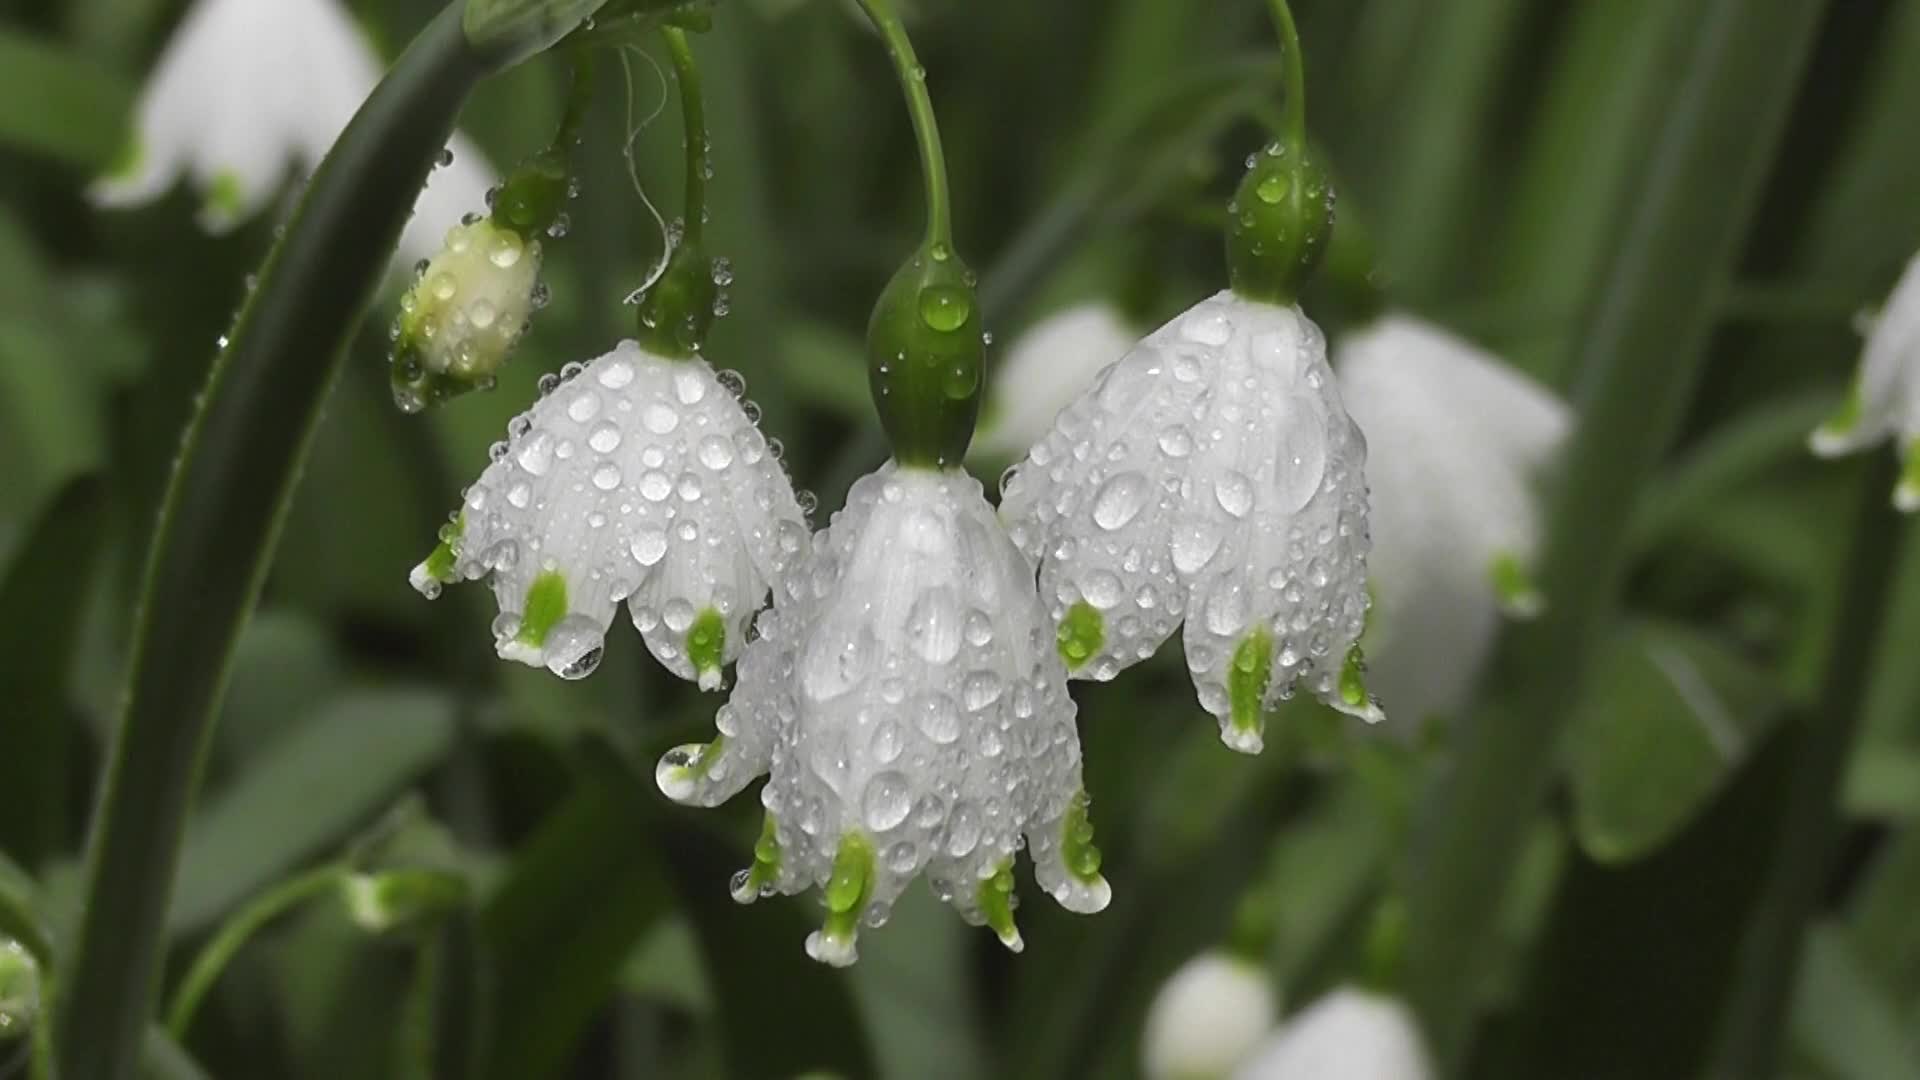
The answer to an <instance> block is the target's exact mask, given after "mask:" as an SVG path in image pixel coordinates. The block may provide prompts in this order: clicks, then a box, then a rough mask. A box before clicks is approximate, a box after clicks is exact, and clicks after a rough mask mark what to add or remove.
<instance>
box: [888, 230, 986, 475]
mask: <svg viewBox="0 0 1920 1080" xmlns="http://www.w3.org/2000/svg"><path fill="white" fill-rule="evenodd" d="M986 354H987V349H986V344H985V342H984V340H983V337H982V332H981V325H980V300H979V296H978V295H977V294H976V293H975V291H974V275H973V271H971V270H969V269H967V265H966V263H964V262H962V261H961V260H960V257H959V256H958V255H956V254H954V253H953V252H952V251H950V250H948V249H947V247H946V246H945V245H944V244H939V243H935V244H932V245H930V246H923V247H922V248H921V249H920V250H919V251H916V252H915V253H914V254H913V256H912V257H911V258H909V259H908V260H907V262H906V264H905V265H904V266H902V267H901V268H900V270H899V272H897V273H895V274H894V275H893V280H892V281H889V282H888V283H887V287H886V289H885V290H884V291H882V292H881V294H880V300H879V302H878V303H876V304H875V305H874V308H873V318H872V320H871V321H870V322H869V323H868V325H867V385H868V388H869V389H870V390H871V391H872V393H873V404H874V407H875V409H877V410H878V411H879V413H880V423H881V426H882V427H884V428H885V429H886V432H887V438H888V439H889V440H891V441H892V443H893V456H894V458H895V459H896V460H897V461H899V462H900V464H902V465H912V466H920V467H923V468H945V467H947V466H953V465H958V464H960V462H961V460H962V459H964V458H965V457H966V455H967V445H968V444H969V443H970V442H972V441H973V428H974V423H975V421H976V420H978V419H979V415H980V385H981V370H982V368H983V367H984V366H985V364H986Z"/></svg>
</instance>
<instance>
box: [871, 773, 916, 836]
mask: <svg viewBox="0 0 1920 1080" xmlns="http://www.w3.org/2000/svg"><path fill="white" fill-rule="evenodd" d="M860 809H861V813H862V815H863V816H864V817H865V818H866V822H867V828H869V829H872V830H873V831H874V832H886V831H887V830H888V829H891V828H893V827H894V826H896V825H898V824H900V823H901V822H903V821H905V820H907V813H908V812H909V811H911V810H912V809H913V799H912V792H911V789H910V788H909V786H908V784H907V778H906V777H904V776H902V775H900V774H899V773H897V772H883V773H881V774H879V775H878V776H875V777H874V778H873V779H872V780H869V781H867V790H866V794H865V795H863V796H862V797H861V800H860Z"/></svg>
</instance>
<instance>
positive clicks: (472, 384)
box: [387, 335, 495, 413]
mask: <svg viewBox="0 0 1920 1080" xmlns="http://www.w3.org/2000/svg"><path fill="white" fill-rule="evenodd" d="M387 381H388V382H389V383H390V384H391V386H392V389H393V401H394V404H395V405H397V406H398V407H399V408H400V411H402V412H407V413H417V412H419V411H421V410H422V409H428V408H432V407H434V406H438V405H444V404H446V403H447V402H449V401H452V400H453V399H454V398H457V397H459V396H460V395H462V394H465V393H467V392H469V391H473V390H491V389H493V387H494V382H495V376H494V375H493V374H492V373H491V372H489V373H488V374H486V375H480V376H477V377H474V378H464V377H462V376H460V375H456V374H454V373H453V372H451V371H432V370H429V369H428V368H427V363H426V359H425V353H424V351H423V350H422V349H421V348H420V346H419V344H418V339H416V338H411V337H406V336H404V335H403V337H402V338H401V339H400V341H399V344H398V346H397V347H396V348H395V349H394V352H393V362H392V363H391V364H390V365H388V367H387Z"/></svg>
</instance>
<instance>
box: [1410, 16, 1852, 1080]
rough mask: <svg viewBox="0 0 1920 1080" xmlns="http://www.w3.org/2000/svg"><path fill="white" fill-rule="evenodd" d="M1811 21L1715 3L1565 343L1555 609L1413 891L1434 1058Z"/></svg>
mask: <svg viewBox="0 0 1920 1080" xmlns="http://www.w3.org/2000/svg"><path fill="white" fill-rule="evenodd" d="M1824 9H1825V3H1824V0H1790V2H1789V0H1783V2H1781V3H1778V4H1769V5H1765V6H1764V8H1762V9H1754V8H1752V6H1751V5H1748V4H1745V3H1743V2H1742V0H1712V4H1711V6H1710V8H1709V10H1708V12H1707V14H1706V16H1705V18H1704V20H1703V22H1702V25H1701V34H1700V35H1699V36H1698V38H1697V39H1696V40H1695V42H1694V45H1693V48H1692V50H1691V55H1690V56H1688V57H1687V58H1686V69H1687V71H1688V72H1689V75H1688V77H1687V80H1686V81H1685V83H1683V84H1682V86H1681V87H1680V91H1679V93H1678V94H1677V95H1676V96H1675V99H1674V101H1673V103H1672V107H1671V108H1670V110H1669V111H1668V112H1667V113H1666V115H1665V118H1664V120H1663V122H1662V123H1661V125H1660V126H1659V128H1658V129H1657V131H1656V138H1655V140H1654V147H1653V155H1652V158H1651V165H1650V169H1649V172H1648V175H1647V177H1646V180H1645V182H1644V183H1643V184H1642V186H1641V189H1640V191H1639V193H1638V196H1637V198H1636V199H1635V200H1634V202H1633V203H1632V205H1631V206H1630V208H1629V210H1628V213H1627V216H1626V221H1625V222H1624V226H1625V228H1624V229H1623V234H1624V239H1623V242H1622V243H1621V246H1620V249H1619V251H1618V252H1617V254H1616V255H1615V258H1614V260H1613V262H1612V264H1611V266H1610V268H1609V270H1608V272H1607V274H1606V275H1605V277H1604V279H1603V282H1602V287H1601V290H1600V292H1599V295H1598V300H1597V303H1596V304H1595V306H1594V308H1593V310H1592V313H1591V315H1590V316H1589V317H1588V319H1587V321H1586V326H1585V328H1584V331H1583V332H1582V333H1581V334H1580V335H1579V340H1581V341H1582V342H1583V343H1584V344H1583V347H1582V355H1581V357H1580V370H1582V371H1583V372H1584V373H1586V375H1587V376H1588V378H1589V379H1590V383H1589V386H1588V393H1587V394H1586V395H1585V397H1584V400H1583V402H1582V408H1581V416H1580V424H1579V427H1578V429H1577V431H1576V433H1575V435H1574V437H1573V441H1572V443H1571V445H1570V446H1569V447H1568V450H1567V455H1566V462H1565V471H1564V474H1563V475H1562V477H1561V483H1560V489H1559V495H1558V497H1557V498H1556V500H1555V504H1554V506H1553V515H1552V518H1551V521H1552V528H1551V530H1550V535H1549V538H1548V542H1547V545H1546V551H1545V553H1544V559H1543V563H1542V575H1541V577H1542V581H1543V583H1544V585H1545V586H1546V590H1547V594H1548V595H1549V596H1551V597H1552V598H1553V603H1552V605H1551V607H1549V609H1548V611H1547V613H1546V615H1545V616H1544V617H1543V618H1541V619H1540V620H1538V621H1537V622H1535V623H1532V624H1529V625H1528V626H1526V627H1524V628H1521V629H1518V630H1512V631H1510V632H1509V633H1508V634H1507V635H1506V636H1505V637H1504V638H1503V639H1502V641H1501V643H1500V649H1499V651H1498V653H1497V656H1496V663H1495V665H1494V668H1493V676H1492V682H1491V683H1490V684H1489V685H1490V686H1491V687H1492V688H1494V691H1495V695H1496V696H1495V699H1494V704H1493V706H1492V707H1491V708H1489V709H1488V710H1487V711H1485V712H1483V713H1481V714H1480V715H1478V716H1476V717H1474V718H1473V722H1471V723H1468V724H1466V725H1464V726H1463V729H1462V731H1461V733H1460V743H1459V746H1458V750H1457V755H1458V756H1457V759H1456V761H1457V764H1456V767H1455V769H1454V772H1453V775H1452V776H1450V777H1449V778H1448V782H1447V783H1446V784H1444V785H1443V786H1442V788H1441V790H1440V791H1439V792H1438V793H1437V797H1436V801H1435V804H1434V805H1433V806H1432V807H1430V808H1429V811H1428V813H1427V814H1426V820H1428V821H1431V822H1432V823H1433V824H1432V829H1431V833H1430V835H1428V836H1427V837H1425V839H1424V843H1423V845H1422V848H1421V850H1420V852H1419V853H1418V858H1419V862H1420V865H1419V867H1418V868H1417V871H1416V873H1415V874H1414V876H1413V881H1414V887H1413V890H1412V892H1411V894H1410V902H1411V903H1410V912H1409V914H1410V922H1409V927H1408V929H1409V937H1408V953H1407V960H1408V990H1409V993H1410V994H1411V996H1412V997H1413V1000H1414V1003H1415V1005H1416V1006H1417V1007H1418V1008H1419V1009H1420V1011H1421V1013H1422V1015H1423V1017H1424V1019H1425V1020H1426V1022H1427V1024H1428V1026H1429V1029H1430V1031H1431V1034H1432V1035H1433V1036H1434V1038H1435V1040H1436V1042H1437V1045H1438V1046H1439V1048H1440V1050H1441V1053H1442V1055H1443V1057H1449V1058H1451V1057H1456V1056H1457V1055H1458V1053H1459V1051H1460V1050H1461V1049H1462V1048H1463V1046H1464V1044H1465V1042H1466V1036H1467V1035H1468V1027H1469V1024H1470V1022H1471V1020H1472V1017H1473V1014H1474V1009H1475V1006H1476V1004H1477V1002H1478V995H1479V993H1480V991H1481V990H1482V988H1483V986H1484V978H1483V975H1484V973H1485V971H1486V960H1487V958H1488V957H1489V955H1490V954H1491V953H1492V951H1493V950H1492V948H1491V947H1490V939H1491V936H1492V930H1493V924H1494V920H1495V918H1496V916H1497V912H1498V910H1499V907H1500V905H1499V904H1498V903H1497V902H1496V901H1497V898H1498V897H1500V896H1501V895H1503V893H1504V891H1505V887H1506V885H1507V883H1508V881H1509V879H1510V877H1511V874H1512V870H1513V867H1514V865H1515V862H1516V859H1517V856H1518V853H1519V851H1520V848H1521V843H1522V840H1523V839H1524V837H1525V834H1526V829H1527V826H1528V824H1529V822H1531V821H1532V820H1533V816H1534V813H1535V812H1536V811H1537V809H1538V807H1539V804H1540V801H1541V798H1542V796H1543V795H1544V794H1545V792H1546V790H1547V788H1548V786H1549V784H1550V783H1551V781H1552V779H1553V776H1554V773H1555V768H1554V766H1555V756H1556V751H1557V749H1558V745H1559V737H1560V734H1561V732H1562V731H1563V730H1564V729H1565V727H1566V721H1567V718H1568V717H1569V716H1570V715H1571V714H1572V711H1573V709H1572V706H1573V705H1574V704H1575V702H1576V701H1577V700H1578V696H1579V694H1580V690H1581V680H1582V678H1583V677H1584V676H1585V674H1586V671H1585V665H1586V661H1587V656H1588V654H1589V653H1590V652H1591V651H1592V646H1593V644H1594V643H1595V641H1596V640H1597V639H1598V636H1599V633H1600V631H1601V630H1602V629H1603V627H1604V624H1605V623H1606V621H1607V619H1608V618H1609V617H1610V616H1611V615H1612V613H1613V606H1614V603H1615V599H1616V596H1617V594H1618V591H1619V586H1620V582H1621V579H1622V578H1623V577H1624V575H1625V572H1626V569H1627V560H1628V555H1629V546H1628V540H1629V532H1630V528H1629V527H1630V524H1631V521H1632V517H1633V515H1632V514H1630V513H1627V512H1625V511H1626V509H1627V508H1629V507H1631V506H1632V505H1633V503H1634V501H1635V499H1636V497H1637V496H1638V495H1639V494H1640V492H1641V491H1643V490H1644V489H1645V487H1646V484H1647V480H1648V478H1649V476H1650V475H1651V473H1652V471H1653V468H1654V466H1655V465H1656V463H1657V462H1658V461H1659V459H1660V457H1661V456H1662V455H1663V454H1664V453H1665V452H1666V451H1667V449H1668V447H1669V445H1670V444H1671V442H1672V440H1673V438H1674V435H1675V434H1676V432H1677V430H1678V428H1679V425H1680V422H1681V420H1682V418H1683V417H1684V415H1685V411H1686V408H1687V403H1688V401H1689V400H1690V398H1691V397H1692V396H1693V392H1694V388H1695V386H1696V384H1697V382H1698V381H1699V376H1700V373H1701V370H1702V367H1703V365H1704V360H1705V355H1706V345H1707V341H1708V337H1709V333H1710V331H1711V330H1712V325H1713V315H1712V313H1713V311H1714V304H1713V300H1714V299H1715V297H1717V296H1718V294H1719V292H1720V291H1721V289H1723V288H1724V287H1725V285H1726V283H1727V281H1728V279H1729V278H1730V276H1731V274H1732V272H1733V270H1734V268H1735V266H1736V261H1737V258H1738V256H1739V254H1740V252H1741V249H1742V245H1743V242H1744V240H1745V238H1746V236H1747V232H1748V227H1749V225H1750V223H1751V221H1752V218H1753V214H1754V211H1755V209H1756V207H1757V204H1758V201H1759V196H1760V193H1761V190H1762V186H1763V184H1764V182H1765V180H1766V179H1767V176H1768V174H1769V172H1770V170H1771V167H1772V163H1773V162H1774V160H1775V156H1776V152H1777V150H1778V148H1779V144H1780V140H1781V135H1782V133H1783V130H1784V127H1785V121H1786V118H1787V115H1788V112H1789V109H1790V106H1791V105H1792V102H1793V98H1794V91H1795V89H1796V87H1797V85H1798V81H1799V75H1800V72H1801V69H1802V66H1803V64H1804V62H1805V59H1806V57H1807V54H1808V52H1809V51H1810V49H1811V46H1812V42H1813V40H1814V37H1815V34H1816V32H1817V30H1818V28H1819V25H1820V21H1821V15H1822V13H1823V11H1824Z"/></svg>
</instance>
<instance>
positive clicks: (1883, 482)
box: [1711, 454, 1905, 1076]
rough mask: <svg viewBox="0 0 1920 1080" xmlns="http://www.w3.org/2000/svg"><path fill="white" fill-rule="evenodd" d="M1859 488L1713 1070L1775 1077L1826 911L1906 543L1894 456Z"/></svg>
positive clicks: (1878, 463)
mask: <svg viewBox="0 0 1920 1080" xmlns="http://www.w3.org/2000/svg"><path fill="white" fill-rule="evenodd" d="M1873 462H1874V463H1873V465H1872V466H1871V467H1869V468H1868V470H1867V473H1868V475H1867V476H1866V477H1865V478H1864V480H1865V482H1864V484H1863V485H1862V487H1861V489H1860V502H1861V509H1860V513H1859V516H1858V522H1857V524H1856V525H1855V527H1854V533H1853V542H1852V544H1851V545H1850V547H1849V550H1848V551H1847V555H1846V561H1845V562H1844V563H1843V564H1842V565H1843V566H1844V567H1845V570H1844V578H1843V582H1844V584H1843V586H1842V592H1841V594H1840V597H1839V602H1838V604H1837V605H1836V606H1835V621H1834V623H1833V624H1832V625H1833V630H1832V635H1831V639H1830V641H1829V642H1828V645H1827V653H1826V672H1825V675H1824V676H1823V678H1822V679H1821V683H1820V696H1819V699H1818V700H1819V701H1820V708H1819V709H1818V710H1817V711H1810V712H1807V713H1804V714H1802V722H1809V721H1811V722H1812V723H1811V729H1810V730H1809V731H1807V732H1805V733H1804V734H1803V736H1802V737H1801V740H1800V743H1801V748H1800V753H1799V755H1798V757H1797V759H1796V765H1795V768H1794V773H1793V778H1792V780H1791V781H1790V783H1789V786H1788V788H1787V800H1788V801H1787V806H1786V809H1785V811H1784V812H1783V813H1782V814H1781V820H1782V821H1783V822H1785V825H1784V827H1783V832H1782V835H1781V836H1780V837H1779V838H1778V839H1777V840H1776V842H1775V843H1776V847H1775V855H1774V857H1773V862H1772V864H1771V866H1770V867H1769V868H1768V870H1767V875H1766V882H1765V885H1764V887H1763V891H1762V892H1761V896H1760V905H1759V907H1758V909H1757V910H1756V912H1755V914H1754V917H1753V922H1752V924H1751V925H1749V926H1748V928H1747V932H1746V937H1745V940H1744V941H1743V943H1742V948H1741V954H1740V957H1739V959H1738V961H1737V965H1738V966H1737V969H1736V972H1735V974H1734V976H1733V978H1732V979H1731V980H1730V985H1731V986H1732V987H1733V988H1734V989H1733V992H1732V995H1731V1000H1730V1002H1729V1004H1728V1006H1727V1009H1726V1012H1725V1014H1724V1017H1723V1019H1722V1021H1721V1024H1720V1030H1719V1032H1718V1039H1717V1042H1718V1052H1717V1053H1716V1055H1715V1057H1716V1062H1715V1064H1716V1067H1715V1068H1714V1070H1713V1071H1712V1073H1711V1075H1713V1076H1772V1075H1774V1073H1775V1070H1776V1068H1777V1065H1778V1062H1777V1060H1776V1059H1777V1057H1778V1054H1779V1050H1780V1040H1781V1035H1782V1033H1783V1032H1784V1030H1785V1028H1786V1026H1787V1025H1786V1019H1787V1006H1788V1003H1789V1001H1790V1000H1791V996H1792V994H1793V989H1794V986H1795V975H1796V972H1797V971H1798V969H1799V961H1800V951H1801V949H1800V946H1801V940H1802V937H1803V935H1804V934H1805V932H1806V929H1807V926H1808V924H1809V923H1810V922H1811V921H1812V919H1813V917H1814V916H1815V915H1816V914H1817V913H1818V911H1819V905H1820V899H1821V895H1822V893H1823V892H1824V891H1825V889H1826V887H1827V883H1828V882H1829V881H1830V880H1831V875H1830V873H1829V871H1830V870H1831V869H1832V867H1833V863H1834V855H1835V853H1836V852H1838V851H1839V849H1840V840H1841V836H1842V833H1843V831H1844V824H1843V822H1842V821H1841V818H1840V785H1841V781H1842V779H1843V778H1844V776H1845V774H1846V767H1847V761H1848V759H1849V758H1850V756H1851V752H1852V750H1853V746H1854V742H1855V736H1856V735H1857V734H1858V733H1859V730H1860V723H1861V720H1862V718H1863V716H1864V715H1865V713H1866V705H1867V701H1868V700H1869V695H1868V689H1869V686H1870V682H1871V677H1872V675H1873V661H1874V658H1875V657H1876V656H1877V655H1879V654H1878V652H1877V651H1876V649H1875V645H1876V643H1878V642H1879V641H1880V638H1881V634H1882V632H1883V631H1884V630H1885V629H1886V627H1887V609H1888V607H1889V606H1890V602H1891V595H1892V593H1893V590H1892V589H1891V588H1890V587H1889V584H1888V583H1889V582H1891V581H1892V580H1893V579H1894V576H1895V571H1896V570H1897V569H1898V560H1899V557H1900V553H1901V552H1902V551H1903V550H1904V548H1905V545H1904V544H1903V543H1902V540H1901V538H1902V536H1903V535H1904V533H1903V530H1902V529H1901V520H1900V516H1899V515H1898V514H1897V513H1895V512H1894V510H1893V508H1892V507H1891V506H1889V505H1888V502H1887V491H1888V489H1890V488H1891V487H1892V486H1893V478H1894V473H1895V467H1894V459H1893V457H1892V455H1889V454H1875V455H1873Z"/></svg>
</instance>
